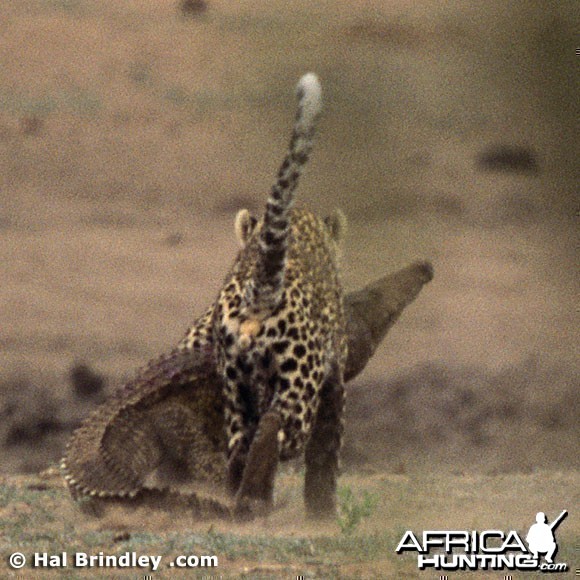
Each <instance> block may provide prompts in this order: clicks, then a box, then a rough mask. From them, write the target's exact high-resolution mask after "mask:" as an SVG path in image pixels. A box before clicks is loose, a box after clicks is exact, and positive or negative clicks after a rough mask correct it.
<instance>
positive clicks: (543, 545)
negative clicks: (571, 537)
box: [526, 510, 568, 564]
mask: <svg viewBox="0 0 580 580" xmlns="http://www.w3.org/2000/svg"><path fill="white" fill-rule="evenodd" d="M567 515H568V512H567V511H566V510H564V511H563V512H562V513H561V514H560V515H559V516H558V517H557V518H556V519H555V520H554V521H553V522H552V523H551V524H550V525H548V523H547V521H548V518H546V514H545V513H544V512H538V513H537V514H536V523H535V524H534V525H533V526H532V527H531V528H530V531H529V532H528V535H527V536H526V542H527V543H528V548H529V549H530V552H531V553H532V554H533V555H534V558H536V560H539V559H540V554H545V556H544V558H545V560H546V562H548V564H552V562H553V561H554V554H556V552H557V551H558V544H556V538H555V537H554V530H555V529H556V528H557V527H558V526H559V525H560V524H561V523H562V520H563V519H564V518H565V517H566V516H567Z"/></svg>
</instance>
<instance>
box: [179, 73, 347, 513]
mask: <svg viewBox="0 0 580 580" xmlns="http://www.w3.org/2000/svg"><path fill="white" fill-rule="evenodd" d="M296 95H297V100H298V105H297V112H296V117H295V122H294V126H293V130H292V136H291V139H290V144H289V147H288V150H287V153H286V155H285V157H284V159H283V161H282V164H281V166H280V168H279V170H278V173H277V176H276V179H275V182H274V184H273V186H272V189H271V192H270V195H269V197H268V199H267V203H266V208H265V211H264V214H263V216H262V217H260V218H256V217H255V216H253V215H252V214H251V213H250V211H249V210H247V209H242V210H240V211H239V212H238V213H237V215H236V218H235V222H234V231H235V235H236V237H237V239H238V242H239V244H240V246H241V249H240V251H239V253H238V255H237V258H236V259H235V261H234V264H233V266H232V267H231V269H230V271H229V273H228V274H227V276H226V278H225V281H224V283H223V285H222V289H221V290H220V292H219V294H218V297H217V300H216V301H215V303H214V304H213V305H212V306H211V307H210V309H209V310H208V311H207V313H206V314H205V315H204V316H203V317H202V318H201V319H200V321H199V322H198V324H196V326H195V329H194V330H193V331H192V333H191V334H190V335H188V336H186V338H185V339H184V341H183V343H182V348H183V349H188V348H189V349H193V350H196V349H201V350H204V349H205V350H206V351H207V350H208V349H209V350H212V351H213V353H214V356H215V360H216V367H217V371H218V376H220V377H221V379H222V385H223V393H224V401H225V405H224V407H225V408H224V417H225V426H226V427H225V428H226V440H227V468H226V477H225V479H226V485H227V488H228V490H229V493H230V494H231V496H232V497H233V498H234V499H235V510H236V514H238V516H239V517H240V518H243V517H245V515H248V514H252V515H254V514H257V513H264V514H267V513H269V512H271V510H272V507H273V492H274V482H275V477H276V473H277V470H278V464H279V462H280V461H285V460H288V459H291V458H294V457H296V456H300V455H301V454H302V453H303V455H304V463H305V481H304V499H305V506H306V512H307V514H308V516H310V517H312V518H326V517H333V516H334V515H335V513H336V486H337V477H338V470H339V452H340V448H341V445H342V437H343V432H344V422H343V412H344V401H345V394H344V368H345V362H346V358H347V354H348V347H347V334H346V324H345V315H344V307H343V290H342V284H341V279H340V268H339V261H340V254H341V245H342V244H341V243H342V241H343V238H344V235H345V229H346V219H345V217H344V214H343V213H342V212H341V211H340V210H335V211H334V212H333V213H332V214H331V215H330V216H328V217H325V218H321V217H318V216H317V215H316V214H314V213H313V212H311V211H309V210H307V209H303V208H300V207H295V206H294V194H295V190H296V187H297V185H298V181H299V178H300V176H301V174H302V172H303V168H304V166H305V165H306V163H307V161H308V159H309V157H310V153H311V151H312V147H313V142H314V134H315V129H316V122H317V120H318V118H319V116H320V113H321V109H322V89H321V84H320V81H319V79H318V76H317V75H316V74H315V73H308V74H306V75H304V76H302V77H301V79H300V80H299V82H298V84H297V87H296ZM248 517H252V516H248Z"/></svg>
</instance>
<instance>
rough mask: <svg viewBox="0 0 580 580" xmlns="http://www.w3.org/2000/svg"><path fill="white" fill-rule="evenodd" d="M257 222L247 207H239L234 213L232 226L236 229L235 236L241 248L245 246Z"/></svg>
mask: <svg viewBox="0 0 580 580" xmlns="http://www.w3.org/2000/svg"><path fill="white" fill-rule="evenodd" d="M257 223H258V220H257V219H256V218H255V217H254V216H252V215H251V214H250V212H249V211H248V210H247V209H241V210H240V211H239V212H238V213H237V214H236V221H235V225H234V228H235V230H236V238H238V242H239V244H240V246H241V247H242V248H245V247H246V244H247V243H248V240H249V239H250V237H251V235H252V234H253V232H254V229H255V228H256V224H257Z"/></svg>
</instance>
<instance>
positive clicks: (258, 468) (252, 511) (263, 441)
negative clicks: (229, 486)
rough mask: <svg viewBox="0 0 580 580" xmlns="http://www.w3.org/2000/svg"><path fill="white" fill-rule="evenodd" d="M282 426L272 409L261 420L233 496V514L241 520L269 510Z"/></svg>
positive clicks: (271, 501)
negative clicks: (234, 503) (239, 483)
mask: <svg viewBox="0 0 580 580" xmlns="http://www.w3.org/2000/svg"><path fill="white" fill-rule="evenodd" d="M281 423H282V421H281V418H280V415H279V414H278V413H277V412H276V411H273V410H272V411H268V412H267V413H266V414H265V415H263V416H262V418H261V419H260V423H259V425H258V429H257V431H256V435H255V436H254V440H253V441H252V445H251V447H250V452H249V453H248V455H247V460H246V464H245V469H244V471H243V477H242V482H241V485H240V488H239V490H238V493H237V495H236V515H237V516H238V517H239V518H240V519H245V518H252V517H254V516H256V515H264V514H266V513H268V512H269V511H270V510H271V509H272V505H273V498H274V480H275V478H276V472H277V470H278V460H279V451H278V431H279V430H280V426H281Z"/></svg>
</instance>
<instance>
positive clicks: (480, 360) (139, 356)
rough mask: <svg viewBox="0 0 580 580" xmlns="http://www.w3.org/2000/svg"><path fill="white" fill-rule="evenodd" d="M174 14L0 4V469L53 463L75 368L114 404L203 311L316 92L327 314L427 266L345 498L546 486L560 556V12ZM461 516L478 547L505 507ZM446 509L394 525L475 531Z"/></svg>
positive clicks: (572, 257)
mask: <svg viewBox="0 0 580 580" xmlns="http://www.w3.org/2000/svg"><path fill="white" fill-rule="evenodd" d="M180 5H181V3H180V2H178V1H177V0H158V1H156V2H150V1H146V0H107V1H97V0H19V2H0V62H2V66H1V67H0V196H1V197H0V199H1V203H0V247H2V260H0V281H1V282H0V329H1V331H0V348H1V352H2V365H1V368H0V387H1V389H2V391H1V392H0V417H2V421H1V423H2V424H1V425H0V445H1V446H2V452H1V453H2V465H1V466H0V469H1V471H3V472H4V473H17V472H36V471H38V470H40V469H43V468H44V467H46V466H47V465H48V464H49V463H51V462H54V461H56V460H57V459H58V458H59V456H60V454H61V453H62V447H63V444H64V442H65V441H66V438H67V437H68V435H69V433H70V430H71V429H72V428H73V427H74V426H75V425H76V424H78V421H79V419H80V417H82V416H83V414H85V413H86V412H87V411H88V409H89V408H90V407H91V406H93V405H94V398H91V397H84V398H83V397H76V398H75V396H74V395H73V393H72V391H71V381H70V370H71V368H72V367H73V365H75V364H79V363H85V364H87V365H89V367H90V368H91V369H93V370H94V371H95V372H97V373H98V374H99V375H102V376H104V377H105V378H106V384H107V387H106V388H108V389H111V388H112V387H113V386H115V385H118V384H120V383H121V382H122V381H123V380H125V379H126V378H128V377H130V376H132V374H133V372H134V370H135V369H136V368H138V367H140V366H142V365H143V364H144V363H145V362H146V361H147V360H148V359H150V358H151V357H153V356H155V355H157V354H159V353H161V352H164V351H167V350H169V349H170V348H171V347H172V346H173V345H174V344H175V343H176V342H177V340H179V338H180V337H181V335H182V333H183V331H184V330H185V328H186V327H187V325H188V324H189V323H190V322H191V321H192V320H193V318H194V317H195V316H196V315H197V314H198V313H200V312H201V311H202V310H203V308H204V307H205V306H206V305H207V304H209V302H210V301H211V300H212V299H213V298H214V296H215V294H216V292H217V289H218V287H219V285H220V282H221V279H222V277H223V275H224V274H225V271H226V269H227V267H228V266H229V264H230V262H231V260H232V259H233V256H234V253H235V251H236V242H235V236H234V232H233V217H234V215H235V213H236V211H237V210H238V209H240V208H242V207H249V208H250V209H251V210H253V211H255V212H259V211H260V210H261V208H262V207H263V204H264V201H265V197H266V195H267V192H268V190H269V187H270V184H271V181H272V177H273V175H274V174H275V171H276V170H277V167H278V164H279V162H280V161H281V159H282V156H283V154H284V150H285V147H286V144H287V141H288V138H289V131H290V127H291V122H292V118H293V114H294V99H293V94H292V91H293V87H294V84H295V82H296V80H297V79H298V78H299V77H300V75H301V74H303V73H304V72H306V71H309V70H314V71H316V72H317V73H318V74H319V76H320V78H321V80H322V83H323V91H324V98H325V111H324V116H323V119H322V121H321V126H320V131H319V135H318V140H317V144H316V147H315V151H314V153H313V156H312V160H311V163H310V165H309V167H308V170H307V173H306V175H305V176H304V178H303V180H302V182H301V186H300V189H299V192H298V197H299V200H300V202H303V203H304V204H305V205H307V206H309V207H311V208H313V209H315V210H316V211H319V212H323V213H324V212H327V213H329V212H330V211H332V209H334V208H335V207H336V206H339V207H341V208H342V209H343V211H344V212H345V213H346V215H347V218H348V221H349V230H348V236H347V239H346V242H345V251H344V258H343V264H344V276H343V277H344V282H345V286H346V288H347V289H354V288H356V287H359V286H361V285H362V284H364V283H366V282H368V281H370V280H371V279H373V278H375V277H377V276H378V275H380V274H383V273H385V272H388V271H392V270H395V269H396V268H398V267H401V266H404V265H405V264H407V263H409V262H410V261H412V260H413V259H416V258H425V259H429V260H431V261H432V262H433V265H434V268H435V279H434V280H433V281H432V282H431V283H430V284H429V285H428V286H426V287H425V289H424V290H423V291H422V293H421V294H420V296H419V298H418V299H417V301H416V302H415V303H414V304H413V305H411V306H410V307H409V308H408V310H407V311H406V312H405V314H404V315H403V317H402V318H401V320H400V321H399V322H398V323H397V324H396V325H395V327H394V328H393V330H392V331H391V332H390V334H389V336H388V337H387V339H386V340H385V343H384V345H383V346H382V347H381V348H380V350H379V351H378V352H377V354H376V355H375V357H374V359H373V360H372V361H371V363H370V364H369V365H368V367H367V369H366V370H365V372H364V373H363V374H362V375H361V376H360V377H358V378H357V379H356V380H355V381H354V382H353V383H352V384H351V385H350V386H349V397H348V420H347V441H346V447H345V450H344V460H345V469H346V473H347V476H348V477H357V478H359V479H357V489H358V488H359V487H362V488H364V487H365V485H364V482H363V483H361V479H360V478H362V480H364V479H365V478H368V486H370V487H371V488H372V487H373V485H374V484H373V481H374V479H373V478H376V477H381V474H382V476H384V477H387V478H388V477H401V478H409V477H410V478H413V477H419V478H429V476H430V475H434V474H447V475H449V477H472V476H473V477H477V478H482V477H483V478H485V477H491V478H494V477H497V478H499V479H500V480H501V481H505V478H506V477H511V476H513V477H514V478H517V477H523V476H524V475H525V476H528V477H530V478H532V479H534V481H536V480H537V478H538V477H539V475H538V474H541V473H544V474H550V473H554V474H557V473H563V474H564V476H563V477H565V478H567V479H566V481H567V482H568V484H567V485H566V487H565V489H567V490H570V491H572V492H575V495H574V493H572V496H571V497H567V498H566V497H564V498H562V497H558V501H555V499H554V497H552V496H551V495H550V490H549V489H548V488H547V487H543V486H541V485H534V486H532V488H533V494H534V495H533V496H531V497H528V498H527V499H526V502H525V506H526V508H528V507H529V509H531V510H533V511H539V510H544V511H546V512H548V511H550V510H552V511H559V510H561V509H564V508H567V509H571V508H572V509H571V515H570V517H569V518H568V520H567V521H566V523H565V524H563V525H562V533H567V534H569V533H571V532H570V530H572V529H574V530H576V531H575V532H574V533H575V534H576V537H577V531H578V523H577V522H578V519H577V514H575V513H573V508H574V507H575V506H577V505H578V489H579V486H578V479H579V478H578V469H579V467H580V460H579V454H578V440H579V432H578V415H579V410H580V405H579V397H578V385H579V376H580V373H579V370H580V369H579V364H578V343H579V332H578V328H579V324H578V282H579V280H578V247H579V246H578V242H579V240H578V216H579V209H578V190H577V187H578V177H579V175H578V163H577V159H578V146H577V132H576V131H575V128H576V127H577V124H576V123H575V121H577V118H578V99H577V95H578V89H579V88H580V87H579V77H578V74H577V67H578V57H577V56H576V54H575V49H576V48H577V41H576V38H575V36H574V34H575V32H576V30H577V27H578V11H577V8H576V3H574V2H572V1H569V2H568V1H566V0H564V1H561V2H558V3H552V4H550V5H548V4H547V3H545V2H539V1H535V0H529V1H527V2H525V3H524V2H520V3H515V2H503V1H500V0H497V1H496V0H492V1H490V2H485V3H480V2H471V1H466V2H445V3H441V2H435V1H430V0H429V1H427V0H426V1H423V2H407V1H404V0H389V1H385V0H382V1H372V0H369V1H365V2H355V3H353V2H343V1H335V2H321V3H312V2H306V1H303V0H299V1H297V2H293V3H291V4H290V5H288V3H285V2H281V1H280V0H270V1H268V2H262V3H258V4H256V3H250V2H247V1H245V0H244V1H238V2H223V1H220V0H208V2H207V9H206V10H204V11H200V12H199V13H197V12H195V11H191V12H188V11H185V10H183V9H180ZM575 42H576V44H575ZM97 398H98V397H97ZM546 477H549V476H548V475H546ZM478 481H480V480H478ZM550 481H552V480H550ZM298 485H299V484H298V483H297V486H298ZM508 487H509V486H508ZM500 489H504V490H505V489H506V486H504V487H501V486H500ZM477 490H478V493H480V494H481V495H480V496H478V497H479V499H480V500H481V501H482V505H484V506H488V507H489V509H490V511H489V512H485V513H481V514H480V515H481V518H480V519H479V520H478V524H477V525H481V526H483V527H485V526H492V524H493V522H494V521H495V520H494V519H493V518H492V512H493V509H494V506H493V501H492V498H493V497H496V494H497V493H498V492H497V491H496V490H495V488H494V486H493V485H483V484H481V485H478V486H477ZM530 493H531V492H530ZM453 497H455V496H453ZM510 497H512V496H510ZM456 499H457V503H455V504H454V503H452V504H451V505H445V507H443V506H440V505H438V504H437V503H436V502H426V503H425V504H424V505H422V507H421V509H422V510H425V513H424V514H423V517H422V518H419V517H418V516H417V514H413V518H412V519H410V520H409V521H410V522H411V523H413V525H416V526H417V528H418V529H419V528H420V529H428V528H429V526H430V525H432V523H433V522H434V521H437V522H441V523H440V525H442V526H445V527H446V528H450V527H451V526H452V524H453V525H455V526H460V525H461V521H465V523H466V525H467V524H469V522H470V521H471V520H470V519H469V515H468V514H469V511H470V509H471V508H470V507H466V503H465V502H464V501H461V498H460V496H457V497H456ZM560 500H562V501H561V502H560ZM558 502H560V503H558ZM566 502H567V503H566ZM564 503H566V505H563V504H564ZM548 504H549V505H548ZM556 504H557V505H556ZM561 504H562V505H561ZM501 505H502V509H505V510H508V511H509V510H513V515H514V518H515V517H516V515H517V516H518V517H519V516H521V515H522V514H521V509H520V507H519V506H518V501H517V498H513V502H503V501H502V502H501ZM389 506H390V507H391V508H392V509H393V510H395V511H396V509H397V507H396V506H394V505H393V503H389ZM481 509H484V508H481ZM296 513H298V514H299V513H300V512H295V511H293V512H292V514H296ZM381 513H383V514H384V516H385V517H384V518H383V520H382V521H385V522H388V521H389V518H388V516H387V512H386V511H385V512H381ZM405 513H408V511H407V512H405ZM486 515H487V516H489V517H486ZM463 516H465V517H466V518H467V519H466V520H462V517H463ZM533 516H534V513H526V517H525V518H524V520H525V521H526V522H527V520H528V519H530V518H532V520H533ZM300 517H301V516H300V515H296V518H298V520H299V518H300ZM409 517H411V516H409ZM509 518H510V514H509V513H507V514H505V521H506V522H507V521H509ZM468 520H469V521H468ZM272 525H275V524H272ZM385 525H386V526H388V525H389V524H388V523H387V524H385ZM405 525H406V524H405ZM433 525H434V524H433ZM506 525H507V523H506ZM513 525H515V524H513ZM297 526H298V527H299V524H297ZM565 526H569V530H568V532H565ZM569 563H570V562H569ZM570 564H571V563H570ZM250 568H251V566H250ZM343 573H344V575H348V574H352V575H353V576H356V574H357V571H356V569H353V570H350V571H344V570H343ZM393 574H395V572H393V571H390V572H389V573H388V575H389V576H393ZM395 576H396V574H395ZM395 576H393V577H395Z"/></svg>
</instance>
